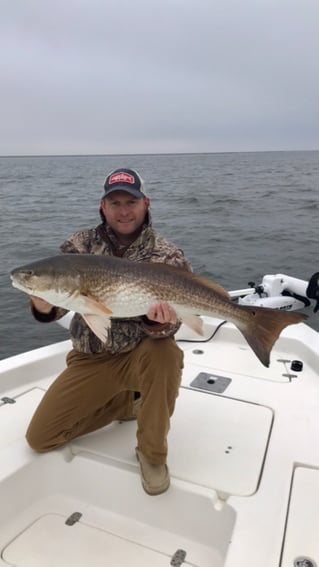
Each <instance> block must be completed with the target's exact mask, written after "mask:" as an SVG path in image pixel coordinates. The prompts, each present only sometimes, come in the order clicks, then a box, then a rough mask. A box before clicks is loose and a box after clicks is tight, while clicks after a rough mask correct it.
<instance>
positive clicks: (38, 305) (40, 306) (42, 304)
mask: <svg viewBox="0 0 319 567" xmlns="http://www.w3.org/2000/svg"><path fill="white" fill-rule="evenodd" d="M30 301H31V303H32V305H33V306H34V307H35V309H36V310H37V311H39V312H40V313H50V311H51V310H52V308H53V305H51V303H48V302H47V301H45V300H44V299H41V298H40V297H36V296H35V295H30Z"/></svg>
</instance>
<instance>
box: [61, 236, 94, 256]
mask: <svg viewBox="0 0 319 567" xmlns="http://www.w3.org/2000/svg"><path fill="white" fill-rule="evenodd" d="M91 233H92V230H83V231H79V232H76V233H75V234H72V236H69V238H67V240H65V241H64V242H63V244H61V246H60V250H61V252H63V254H88V253H89V252H90V251H91V250H90V249H91V246H90V243H91V241H92V240H93V239H94V236H93V235H92V234H91Z"/></svg>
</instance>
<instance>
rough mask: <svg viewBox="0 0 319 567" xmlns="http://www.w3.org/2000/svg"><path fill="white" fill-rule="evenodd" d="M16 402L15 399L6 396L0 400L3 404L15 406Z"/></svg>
mask: <svg viewBox="0 0 319 567" xmlns="http://www.w3.org/2000/svg"><path fill="white" fill-rule="evenodd" d="M16 401H17V400H15V399H14V398H8V397H7V396H4V397H3V398H1V399H0V402H2V403H3V404H15V403H16Z"/></svg>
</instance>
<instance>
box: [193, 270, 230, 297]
mask: <svg viewBox="0 0 319 567" xmlns="http://www.w3.org/2000/svg"><path fill="white" fill-rule="evenodd" d="M187 277H188V279H192V280H194V281H196V282H198V283H200V284H202V285H204V286H205V287H206V288H209V289H211V291H212V292H213V293H215V294H216V295H219V297H221V298H222V299H230V296H229V293H228V291H226V289H224V288H223V287H222V286H221V285H219V284H218V283H216V282H213V281H211V280H208V279H207V278H205V277H204V276H199V275H198V274H194V273H193V272H191V273H189V272H187Z"/></svg>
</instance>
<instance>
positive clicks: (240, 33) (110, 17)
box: [0, 0, 319, 155]
mask: <svg viewBox="0 0 319 567" xmlns="http://www.w3.org/2000/svg"><path fill="white" fill-rule="evenodd" d="M318 30H319V3H318V0H54V2H52V1H49V0H1V16H0V52H1V56H0V58H1V59H0V76H1V89H0V100H1V104H0V112H1V137H0V155H20V154H22V155H23V154H28V155H30V154H108V153H115V154H116V153H153V152H154V153H156V152H161V153H166V152H168V153H169V152H215V151H217V152H219V151H246V150H247V151H254V150H281V149H287V150H289V149H292V150H294V149H296V150H297V149H319V112H318V101H319V72H318V65H319V64H318V60H319V31H318Z"/></svg>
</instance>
